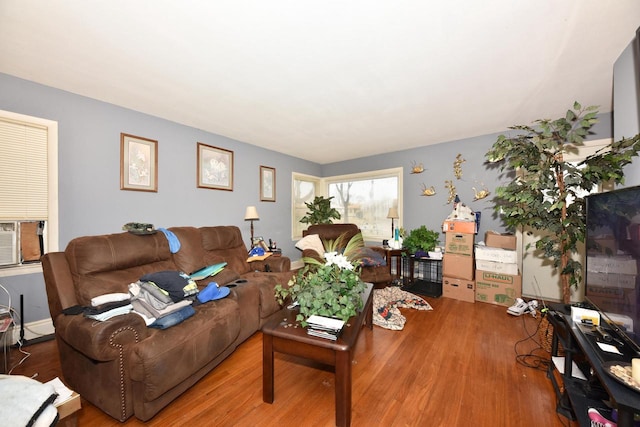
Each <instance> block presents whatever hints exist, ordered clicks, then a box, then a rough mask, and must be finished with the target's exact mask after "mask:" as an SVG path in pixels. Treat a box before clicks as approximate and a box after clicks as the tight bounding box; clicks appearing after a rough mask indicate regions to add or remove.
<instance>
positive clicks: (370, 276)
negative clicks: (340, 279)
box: [302, 224, 393, 288]
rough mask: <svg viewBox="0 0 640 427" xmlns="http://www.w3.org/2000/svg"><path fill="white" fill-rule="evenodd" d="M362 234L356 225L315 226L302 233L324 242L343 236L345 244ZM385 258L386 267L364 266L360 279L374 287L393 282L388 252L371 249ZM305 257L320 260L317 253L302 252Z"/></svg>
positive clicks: (310, 251)
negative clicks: (316, 237) (317, 237)
mask: <svg viewBox="0 0 640 427" xmlns="http://www.w3.org/2000/svg"><path fill="white" fill-rule="evenodd" d="M358 233H360V228H358V226H357V225H356V224H315V225H310V226H309V228H307V229H306V230H304V231H303V232H302V235H303V237H304V236H308V235H310V234H317V235H318V236H320V239H321V240H322V241H323V242H324V241H330V240H336V239H337V238H338V237H340V236H341V235H343V234H344V235H345V240H344V242H345V243H346V242H348V241H349V239H351V238H352V237H353V236H355V235H356V234H358ZM369 249H372V250H374V251H376V252H378V253H379V254H380V255H381V256H382V257H384V259H385V262H386V265H379V266H366V267H365V266H363V267H362V270H361V273H360V277H361V278H362V280H363V281H364V282H369V283H373V285H374V287H377V288H380V287H385V286H387V285H388V284H390V283H391V281H392V280H393V278H392V276H391V264H390V262H389V258H388V256H387V255H388V254H387V251H386V250H385V249H384V248H382V247H375V246H372V247H369ZM302 256H303V257H311V258H316V259H317V258H318V254H317V252H316V251H314V250H311V249H305V250H303V251H302Z"/></svg>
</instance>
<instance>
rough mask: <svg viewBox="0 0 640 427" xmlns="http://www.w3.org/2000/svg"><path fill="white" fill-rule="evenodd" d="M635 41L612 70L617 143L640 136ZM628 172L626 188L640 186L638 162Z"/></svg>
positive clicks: (639, 70)
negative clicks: (639, 134)
mask: <svg viewBox="0 0 640 427" xmlns="http://www.w3.org/2000/svg"><path fill="white" fill-rule="evenodd" d="M635 43H636V41H635V40H634V41H632V42H631V43H629V45H628V46H627V47H626V49H625V50H624V51H623V52H622V53H621V55H620V57H619V58H618V60H617V61H616V62H615V64H614V66H613V82H614V84H613V111H615V119H614V123H613V125H614V126H613V134H614V138H615V139H616V141H617V140H620V139H622V138H623V137H624V138H630V137H633V136H635V135H637V134H638V133H640V81H638V80H639V79H640V77H639V76H640V58H638V57H637V56H638V52H637V50H636V48H637V47H636V46H635ZM634 163H635V165H634V164H631V165H629V166H627V167H626V168H625V186H631V185H640V168H638V166H637V163H638V162H637V161H636V162H634Z"/></svg>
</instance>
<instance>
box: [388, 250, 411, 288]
mask: <svg viewBox="0 0 640 427" xmlns="http://www.w3.org/2000/svg"><path fill="white" fill-rule="evenodd" d="M384 249H385V250H386V251H387V265H388V266H389V268H390V270H391V277H393V278H394V279H395V280H401V281H402V282H403V284H404V281H405V280H406V279H407V278H406V277H404V275H403V272H402V257H406V256H409V251H408V250H406V249H391V248H384ZM409 277H413V271H412V272H411V274H410V275H409Z"/></svg>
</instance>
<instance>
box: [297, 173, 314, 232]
mask: <svg viewBox="0 0 640 427" xmlns="http://www.w3.org/2000/svg"><path fill="white" fill-rule="evenodd" d="M318 182H319V179H317V178H316V179H314V178H306V177H301V176H295V175H294V178H293V197H292V199H293V209H292V212H293V218H292V219H293V221H292V235H293V238H294V239H298V238H301V237H302V230H306V229H307V226H308V224H303V223H301V222H300V219H301V218H302V217H303V216H305V215H306V214H307V206H306V205H305V203H307V202H311V201H312V200H313V199H314V197H315V196H316V194H317V186H318Z"/></svg>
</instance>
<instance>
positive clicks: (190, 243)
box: [169, 227, 211, 274]
mask: <svg viewBox="0 0 640 427" xmlns="http://www.w3.org/2000/svg"><path fill="white" fill-rule="evenodd" d="M169 231H171V232H172V233H173V234H175V235H176V237H177V239H178V241H179V242H180V249H179V250H178V251H177V252H176V253H174V254H172V255H171V256H172V257H173V262H174V263H175V264H176V267H177V268H178V270H180V271H183V272H185V273H187V274H191V273H193V272H194V271H197V270H200V269H201V268H203V267H207V266H209V265H211V264H207V260H206V254H205V251H204V249H203V248H202V237H201V236H200V230H198V229H197V228H196V227H171V228H169Z"/></svg>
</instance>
